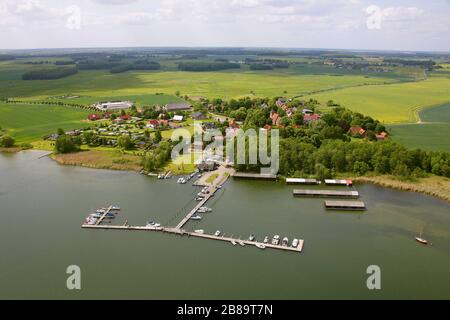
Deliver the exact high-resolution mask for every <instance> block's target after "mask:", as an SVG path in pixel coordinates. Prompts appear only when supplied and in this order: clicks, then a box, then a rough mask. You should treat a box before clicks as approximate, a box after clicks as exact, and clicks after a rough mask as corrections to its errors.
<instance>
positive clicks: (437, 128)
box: [388, 123, 450, 151]
mask: <svg viewBox="0 0 450 320" xmlns="http://www.w3.org/2000/svg"><path fill="white" fill-rule="evenodd" d="M388 129H389V132H390V133H391V138H392V139H393V140H394V141H397V142H399V143H401V144H403V145H404V146H406V147H409V148H421V149H424V150H436V151H450V140H449V139H448V137H450V123H422V124H416V123H412V124H402V125H392V126H389V128H388Z"/></svg>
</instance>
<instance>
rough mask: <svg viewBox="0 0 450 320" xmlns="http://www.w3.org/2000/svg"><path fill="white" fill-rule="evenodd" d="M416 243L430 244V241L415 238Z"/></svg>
mask: <svg viewBox="0 0 450 320" xmlns="http://www.w3.org/2000/svg"><path fill="white" fill-rule="evenodd" d="M415 239H416V241H417V242H419V243H421V244H428V241H427V240H425V239H423V238H421V237H415Z"/></svg>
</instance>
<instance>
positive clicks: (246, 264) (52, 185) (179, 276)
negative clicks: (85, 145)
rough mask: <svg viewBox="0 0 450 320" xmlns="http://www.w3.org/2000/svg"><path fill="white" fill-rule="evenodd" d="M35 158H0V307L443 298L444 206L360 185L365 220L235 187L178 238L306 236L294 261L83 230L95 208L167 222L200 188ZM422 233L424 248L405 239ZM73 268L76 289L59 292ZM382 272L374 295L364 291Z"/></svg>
mask: <svg viewBox="0 0 450 320" xmlns="http://www.w3.org/2000/svg"><path fill="white" fill-rule="evenodd" d="M41 154H42V153H40V152H35V151H31V152H22V153H19V154H12V155H9V154H0V256H1V260H0V298H3V299H5V298H63V299H72V298H150V299H156V298H159V299H164V298H175V299H195V298H202V299H220V298H242V299H280V298H286V299H311V298H341V299H350V298H352V299H353V298H373V299H382V298H384V299H392V298H401V299H411V298H438V299H439V298H445V299H450V210H449V209H450V206H449V205H448V204H447V203H446V202H444V201H440V200H437V199H434V198H431V197H427V196H422V195H419V194H414V193H407V192H399V191H393V190H390V189H383V188H379V187H375V186H372V185H358V186H356V189H357V190H358V191H359V192H360V193H361V194H362V200H363V201H365V202H366V204H367V206H368V210H367V211H366V212H365V213H362V214H361V213H342V212H332V211H326V210H324V208H323V199H302V198H294V197H293V196H292V186H285V185H283V184H282V183H273V182H253V181H232V180H230V181H229V183H227V184H226V186H225V188H224V189H222V190H221V191H220V193H219V194H217V195H216V196H215V197H214V198H212V200H210V202H209V206H211V207H213V209H214V211H213V212H212V213H209V214H207V215H206V216H205V217H204V219H203V220H202V221H200V222H195V223H193V222H190V223H189V224H188V225H187V226H186V228H187V229H190V230H193V229H200V228H201V229H205V230H207V231H208V232H210V233H214V232H215V231H216V230H217V229H220V230H221V231H223V232H225V233H226V234H228V235H234V236H236V237H239V236H241V237H242V238H244V237H245V238H247V237H248V235H249V234H250V233H255V234H256V235H257V236H258V238H259V239H262V238H263V237H264V236H265V235H266V234H267V235H273V234H280V235H281V236H288V237H289V238H290V239H291V238H294V237H297V238H302V239H305V246H304V252H303V253H301V254H296V253H290V252H282V251H276V250H269V249H266V250H260V249H257V248H254V247H249V246H247V247H244V248H242V247H233V246H232V245H231V244H227V243H222V242H216V241H209V240H204V239H195V238H182V237H179V236H175V235H170V234H159V233H153V232H136V231H134V232H131V231H112V230H104V231H103V230H102V231H101V230H83V229H81V228H80V225H81V223H82V221H83V220H84V218H85V217H86V216H87V214H88V213H90V211H91V210H93V209H94V208H97V207H100V206H105V205H107V204H118V205H120V206H121V207H122V208H123V210H122V211H123V212H122V213H120V217H119V218H118V219H117V221H115V223H116V224H118V223H123V222H124V221H125V220H128V222H129V223H130V224H134V225H144V224H145V223H146V221H147V220H149V219H152V218H153V219H155V220H157V221H158V222H160V223H162V224H167V225H176V223H177V222H178V221H179V220H180V219H181V217H182V216H183V214H184V213H185V212H187V211H188V209H190V208H192V207H193V205H194V202H193V201H192V199H193V197H194V195H195V194H196V193H197V192H198V188H195V187H192V186H190V185H178V184H177V183H176V179H172V180H167V181H158V180H156V179H154V178H149V177H145V176H142V175H138V174H135V173H129V172H115V171H108V170H91V169H84V168H77V167H64V166H59V165H57V164H56V163H54V162H53V161H51V160H49V159H47V158H43V159H38V157H39V155H41ZM422 228H423V230H424V237H426V238H427V239H429V240H430V241H431V242H432V243H433V245H432V246H427V247H426V246H421V245H419V244H418V243H416V242H415V241H414V236H415V235H417V234H418V233H419V232H420V230H421V229H422ZM68 265H79V266H80V267H81V270H82V290H81V291H76V292H74V291H69V290H68V289H66V278H67V274H66V273H65V271H66V268H67V266H68ZM369 265H378V266H380V268H381V271H382V289H381V290H378V291H369V290H368V289H367V287H366V279H367V276H368V275H367V274H366V268H367V267H368V266H369Z"/></svg>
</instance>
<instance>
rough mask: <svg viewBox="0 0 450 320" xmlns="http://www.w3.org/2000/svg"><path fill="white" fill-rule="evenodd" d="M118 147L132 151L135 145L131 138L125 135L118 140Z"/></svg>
mask: <svg viewBox="0 0 450 320" xmlns="http://www.w3.org/2000/svg"><path fill="white" fill-rule="evenodd" d="M117 146H119V147H120V148H122V149H125V150H130V149H132V148H133V147H134V143H133V141H132V140H131V138H130V136H129V135H126V134H125V135H122V136H120V137H119V138H118V139H117Z"/></svg>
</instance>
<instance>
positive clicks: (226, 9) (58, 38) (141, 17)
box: [0, 0, 450, 51]
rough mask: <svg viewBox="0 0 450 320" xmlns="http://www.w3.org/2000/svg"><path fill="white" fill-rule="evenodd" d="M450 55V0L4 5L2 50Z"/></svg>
mask: <svg viewBox="0 0 450 320" xmlns="http://www.w3.org/2000/svg"><path fill="white" fill-rule="evenodd" d="M165 46H168V47H284V48H333V49H365V50H401V51H450V0H410V1H406V0H391V1H384V0H0V49H32V48H84V47H165Z"/></svg>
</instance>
